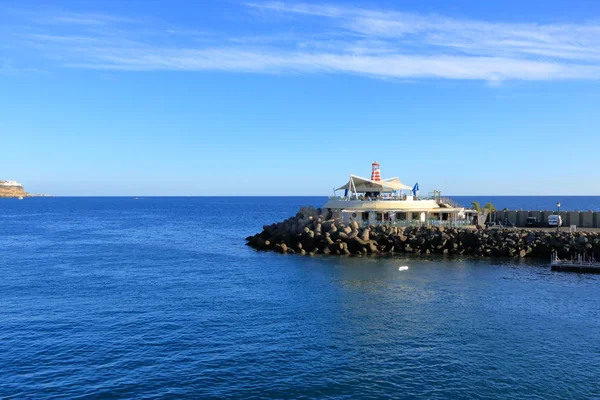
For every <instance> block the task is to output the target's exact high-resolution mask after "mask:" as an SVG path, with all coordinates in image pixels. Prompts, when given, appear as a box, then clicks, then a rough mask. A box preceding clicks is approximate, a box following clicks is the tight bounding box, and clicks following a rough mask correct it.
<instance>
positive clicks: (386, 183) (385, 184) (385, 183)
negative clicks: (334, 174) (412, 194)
mask: <svg viewBox="0 0 600 400" xmlns="http://www.w3.org/2000/svg"><path fill="white" fill-rule="evenodd" d="M352 183H354V185H352ZM355 188H356V191H357V192H393V191H394V190H404V189H409V190H410V189H411V187H410V186H406V185H405V184H404V183H402V182H400V179H399V178H397V177H396V178H388V179H384V180H381V181H372V180H370V179H367V178H361V177H360V176H356V175H350V179H349V180H348V182H347V183H346V184H345V185H343V186H341V187H339V188H337V189H335V190H345V189H348V190H352V191H354V190H355Z"/></svg>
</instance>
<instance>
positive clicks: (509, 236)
mask: <svg viewBox="0 0 600 400" xmlns="http://www.w3.org/2000/svg"><path fill="white" fill-rule="evenodd" d="M330 217H331V216H330V214H329V212H328V211H326V210H322V209H315V208H312V207H306V208H302V209H301V210H300V211H299V212H298V213H297V214H296V215H295V216H294V217H291V218H288V219H286V220H285V221H282V222H279V223H275V224H272V225H265V226H264V227H263V231H262V232H261V233H258V234H256V235H254V236H249V237H248V238H246V240H247V244H248V245H249V246H252V247H253V248H255V249H258V250H271V251H275V252H278V253H288V254H301V255H317V254H336V255H355V256H359V255H367V254H393V253H412V254H449V255H473V256H484V257H520V258H525V257H528V258H547V259H549V257H550V255H551V254H552V252H553V251H556V252H557V253H558V256H559V257H561V258H569V257H571V256H576V255H577V254H579V253H583V252H585V253H586V254H588V255H592V254H593V255H594V256H595V257H596V258H598V259H600V233H596V232H573V233H570V232H566V231H561V232H556V231H547V230H546V231H544V230H520V229H498V228H490V229H472V228H455V227H425V226H422V227H396V226H386V225H377V226H367V227H360V226H359V225H358V224H357V223H356V222H352V223H350V224H343V223H342V222H341V221H339V220H337V219H331V218H330Z"/></svg>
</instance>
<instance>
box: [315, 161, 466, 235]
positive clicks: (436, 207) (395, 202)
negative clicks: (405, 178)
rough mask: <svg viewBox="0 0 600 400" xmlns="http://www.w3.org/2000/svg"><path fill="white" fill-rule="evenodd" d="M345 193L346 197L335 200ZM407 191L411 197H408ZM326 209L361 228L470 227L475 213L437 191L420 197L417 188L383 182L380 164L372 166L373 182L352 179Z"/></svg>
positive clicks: (392, 181) (354, 176)
mask: <svg viewBox="0 0 600 400" xmlns="http://www.w3.org/2000/svg"><path fill="white" fill-rule="evenodd" d="M340 190H343V191H344V195H343V196H336V195H335V194H337V191H340ZM404 191H408V193H409V194H405V192H404ZM323 208H326V209H329V210H330V211H331V212H332V214H333V217H334V218H340V219H341V220H342V222H344V223H350V222H352V221H356V222H358V223H359V224H360V225H363V226H364V225H378V224H385V225H397V226H408V225H448V226H456V225H469V224H471V220H472V215H475V211H473V210H465V209H464V208H463V207H461V206H459V205H458V204H456V203H454V202H453V201H452V200H450V199H445V198H443V197H441V192H439V191H434V193H433V195H432V196H426V197H420V196H419V193H418V185H415V188H413V189H412V191H411V188H410V186H407V185H405V184H403V183H402V182H401V181H400V179H398V178H389V179H381V177H380V172H379V164H378V163H377V162H375V163H373V166H372V173H371V179H366V178H361V177H359V176H356V175H350V179H349V180H348V182H347V183H346V184H344V185H342V186H341V187H339V188H337V189H335V190H334V196H332V197H330V198H329V200H328V201H327V203H325V205H324V206H323Z"/></svg>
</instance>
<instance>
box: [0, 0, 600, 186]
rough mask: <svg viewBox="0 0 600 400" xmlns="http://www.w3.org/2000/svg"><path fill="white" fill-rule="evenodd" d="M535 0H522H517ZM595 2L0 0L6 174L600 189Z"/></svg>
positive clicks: (98, 179)
mask: <svg viewBox="0 0 600 400" xmlns="http://www.w3.org/2000/svg"><path fill="white" fill-rule="evenodd" d="M521 3H526V4H521ZM599 78H600V2H597V1H584V0H579V1H570V2H568V3H567V2H564V1H556V0H555V1H543V2H541V1H539V2H538V1H528V2H520V1H512V0H510V1H502V2H487V1H480V0H477V1H470V0H465V1H460V2H448V1H441V0H440V1H427V2H424V1H416V0H415V1H412V0H407V1H402V2H400V1H380V2H375V1H368V2H367V1H353V2H346V1H329V2H312V1H307V2H296V1H275V2H274V1H258V0H257V1H254V0H251V1H246V2H245V1H209V0H204V1H201V2H196V1H177V0H176V1H169V2H165V1H162V0H161V1H151V0H143V1H142V0H130V1H116V0H114V1H107V0H102V1H96V0H90V1H85V2H81V1H75V0H71V1H67V0H64V1H52V2H51V1H30V0H19V1H13V2H11V1H6V0H4V1H0V88H1V91H0V137H1V139H2V140H1V143H2V145H3V147H4V149H5V150H4V151H3V152H2V157H0V179H15V180H19V181H22V182H23V183H24V184H25V185H26V188H27V189H28V190H30V191H33V192H44V193H52V194H56V195H327V194H330V193H331V191H332V188H333V186H338V185H341V184H342V183H343V182H344V180H345V179H347V176H348V174H350V173H354V174H357V175H362V176H368V175H369V173H370V164H371V162H372V161H374V160H378V161H379V162H380V163H381V168H382V175H383V176H384V177H391V176H399V177H400V178H401V180H402V181H404V182H405V183H407V184H409V185H412V184H414V183H415V182H416V181H418V182H419V184H420V187H421V192H422V193H423V192H429V191H432V190H434V189H440V190H442V192H443V193H445V194H448V195H452V194H454V195H470V194H473V195H474V194H480V195H491V194H497V195H502V194H505V195H520V194H523V195H538V194H539V195H543V194H600V176H599V175H598V174H597V170H598V151H599V149H600V133H599V128H598V127H600V113H599V112H598V104H600V91H599V89H600V84H599Z"/></svg>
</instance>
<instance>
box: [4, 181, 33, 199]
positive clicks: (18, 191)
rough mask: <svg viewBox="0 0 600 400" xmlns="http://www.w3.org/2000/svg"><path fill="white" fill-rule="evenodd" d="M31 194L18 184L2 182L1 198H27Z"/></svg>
mask: <svg viewBox="0 0 600 400" xmlns="http://www.w3.org/2000/svg"><path fill="white" fill-rule="evenodd" d="M27 196H29V193H27V192H26V191H25V189H24V188H23V186H21V185H20V184H18V183H16V182H14V183H13V182H11V181H0V197H27Z"/></svg>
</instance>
